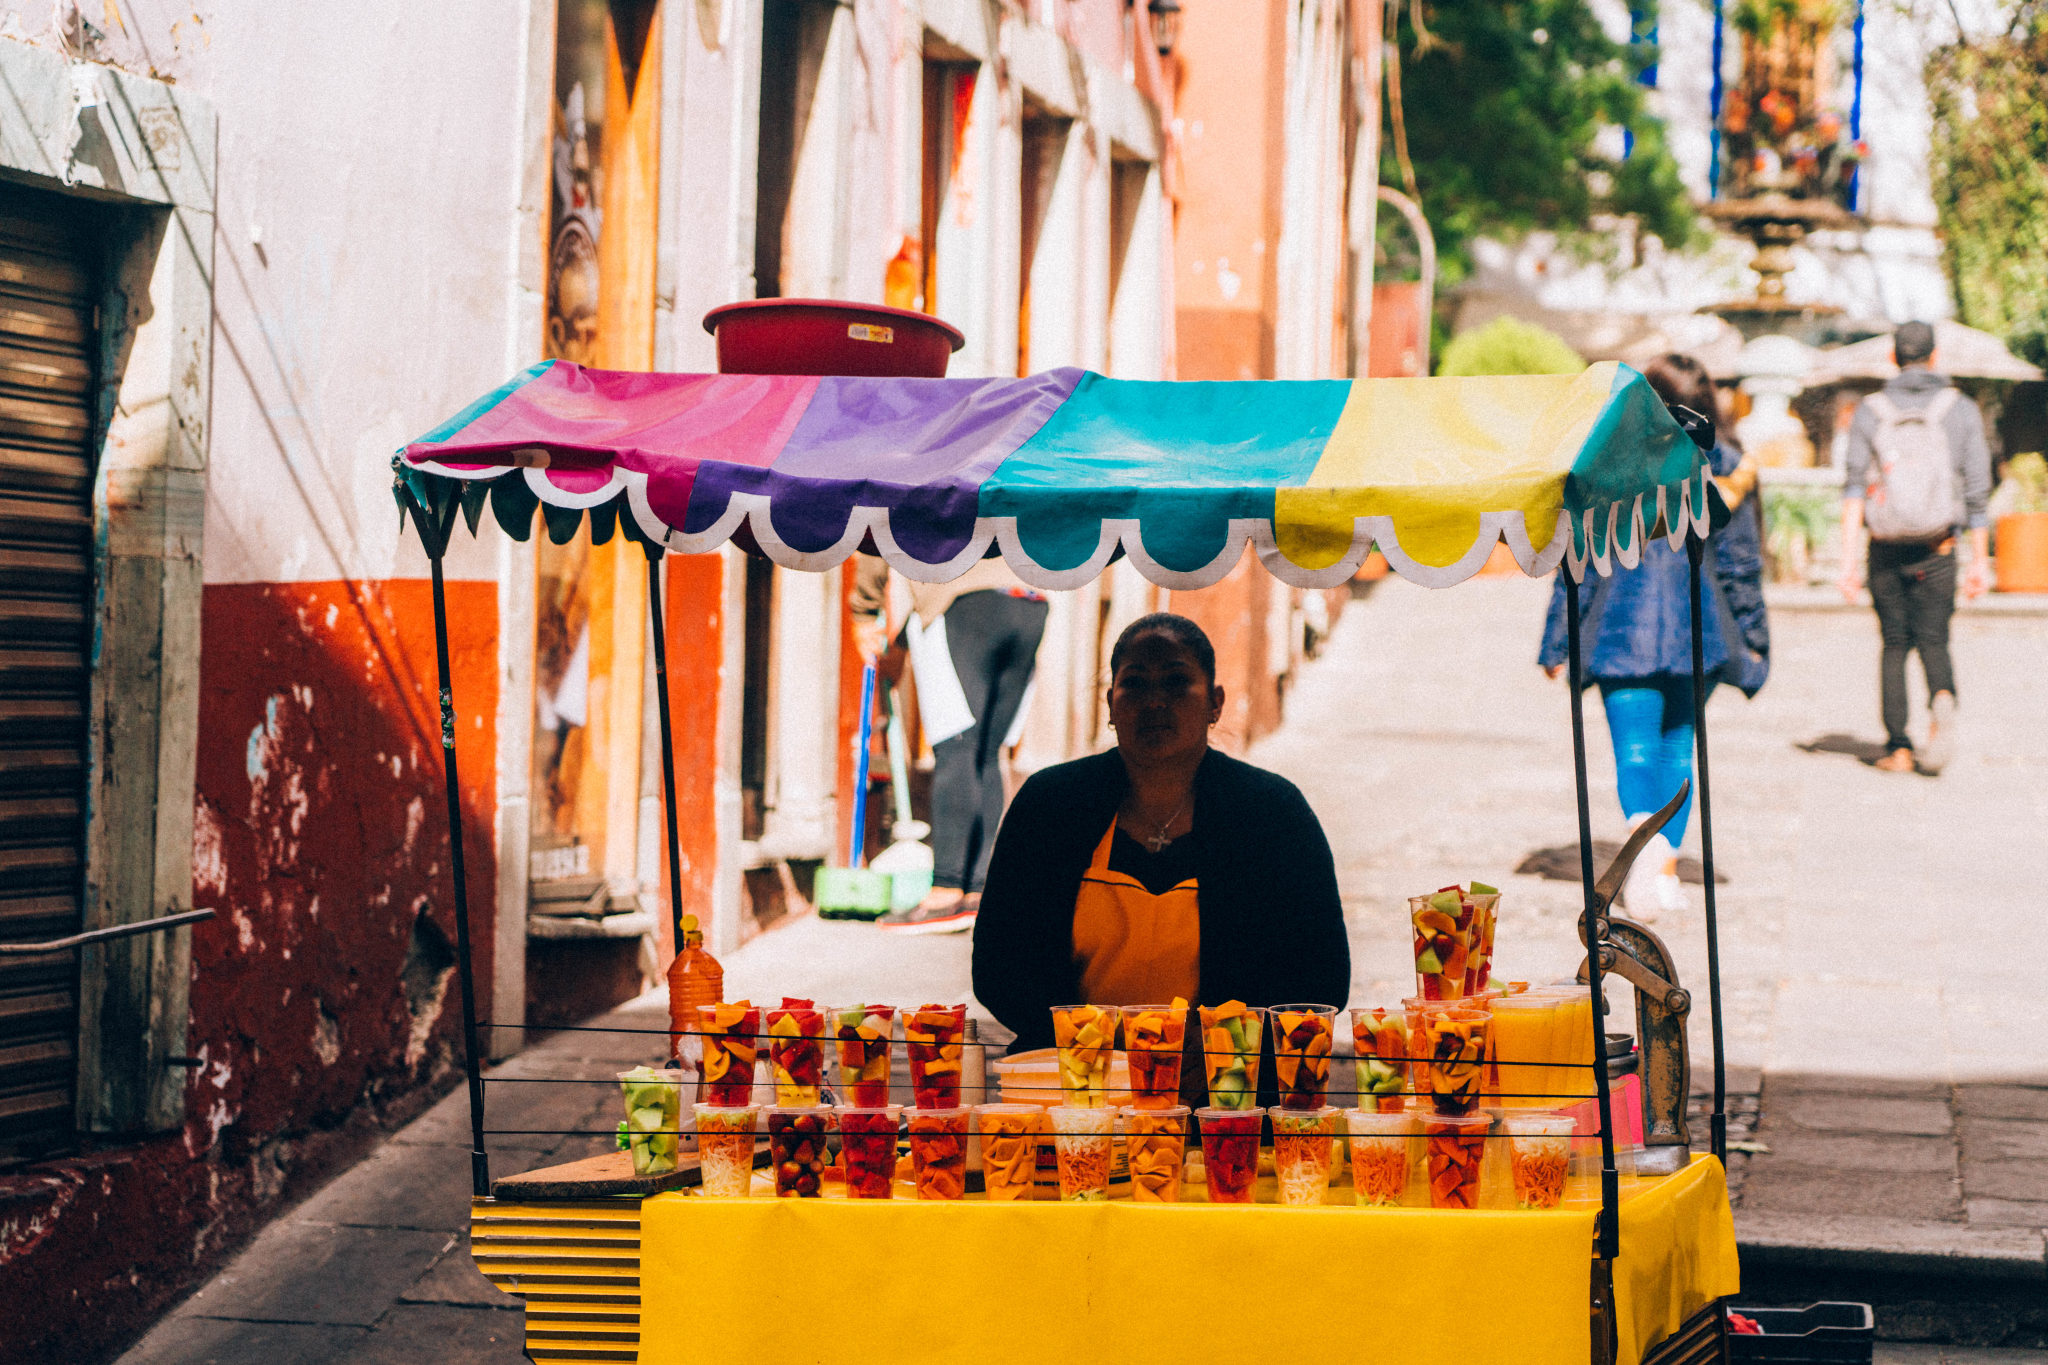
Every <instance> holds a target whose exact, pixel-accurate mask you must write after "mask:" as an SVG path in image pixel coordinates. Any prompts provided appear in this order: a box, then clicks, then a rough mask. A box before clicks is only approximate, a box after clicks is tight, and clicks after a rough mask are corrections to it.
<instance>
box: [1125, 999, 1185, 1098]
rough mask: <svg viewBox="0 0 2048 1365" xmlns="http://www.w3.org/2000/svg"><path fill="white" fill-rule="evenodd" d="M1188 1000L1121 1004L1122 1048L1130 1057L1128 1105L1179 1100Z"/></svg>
mask: <svg viewBox="0 0 2048 1365" xmlns="http://www.w3.org/2000/svg"><path fill="white" fill-rule="evenodd" d="M1187 1030H1188V1002H1187V1001H1185V1000H1183V999H1181V998H1180V997H1179V996H1175V997H1174V998H1173V1003H1172V1004H1169V1005H1128V1006H1125V1008H1124V1052H1125V1054H1126V1056H1127V1057H1128V1058H1129V1059H1130V1067H1131V1107H1132V1108H1134V1109H1171V1108H1173V1107H1175V1106H1176V1105H1178V1104H1179V1103H1180V1062H1181V1047H1182V1045H1183V1044H1184V1043H1185V1042H1186V1041H1187Z"/></svg>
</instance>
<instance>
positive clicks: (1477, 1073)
mask: <svg viewBox="0 0 2048 1365" xmlns="http://www.w3.org/2000/svg"><path fill="white" fill-rule="evenodd" d="M1492 1023H1493V1016H1492V1015H1491V1014H1489V1013H1488V1012H1487V1011H1485V1010H1480V1009H1445V1008H1442V1007H1441V1006H1438V1005H1437V1004H1436V1002H1429V1004H1428V1005H1427V1006H1425V1007H1424V1008H1422V1009H1417V1010H1411V1011H1410V1013H1409V1016H1408V1046H1409V1051H1410V1052H1411V1054H1412V1055H1413V1057H1414V1059H1415V1067H1414V1075H1415V1088H1416V1090H1417V1091H1418V1092H1425V1091H1426V1092H1427V1093H1428V1095H1429V1101H1430V1108H1431V1110H1432V1111H1433V1112H1435V1113H1438V1114H1469V1113H1471V1112H1472V1111H1473V1110H1474V1109H1477V1108H1478V1107H1479V1096H1480V1093H1481V1091H1482V1090H1483V1089H1484V1086H1485V1082H1486V1048H1487V1040H1488V1037H1489V1030H1490V1028H1491V1026H1492Z"/></svg>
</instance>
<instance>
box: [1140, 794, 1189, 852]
mask: <svg viewBox="0 0 2048 1365" xmlns="http://www.w3.org/2000/svg"><path fill="white" fill-rule="evenodd" d="M1194 798H1195V794H1194V793H1193V792H1189V793H1188V794H1187V795H1186V796H1184V797H1182V798H1181V802H1180V804H1179V805H1178V806H1175V807H1174V808H1173V814H1171V815H1169V816H1167V817H1166V823H1165V824H1163V825H1161V826H1160V827H1159V833H1157V834H1155V835H1153V836H1152V837H1151V838H1149V839H1147V840H1146V841H1145V847H1147V848H1149V849H1151V850H1152V852H1153V853H1155V854H1157V853H1158V852H1159V850H1161V849H1163V848H1165V847H1166V846H1167V845H1168V844H1170V843H1172V842H1173V841H1172V840H1171V839H1168V838H1167V837H1166V831H1168V830H1169V829H1172V828H1173V822H1174V821H1176V820H1178V819H1180V816H1181V812H1182V811H1184V810H1186V809H1187V808H1188V802H1190V801H1192V800H1194Z"/></svg>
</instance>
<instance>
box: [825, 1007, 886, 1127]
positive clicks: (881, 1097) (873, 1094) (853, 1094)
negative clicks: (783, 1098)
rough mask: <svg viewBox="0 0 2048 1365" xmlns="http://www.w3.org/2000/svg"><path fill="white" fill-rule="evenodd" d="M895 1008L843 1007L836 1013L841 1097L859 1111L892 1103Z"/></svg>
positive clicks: (834, 1023)
mask: <svg viewBox="0 0 2048 1365" xmlns="http://www.w3.org/2000/svg"><path fill="white" fill-rule="evenodd" d="M895 1023H896V1007H895V1006H894V1005H841V1006H839V1007H838V1008H836V1009H834V1010H833V1011H832V1038H833V1046H834V1048H835V1049H836V1050H837V1051H838V1054H839V1092H840V1093H839V1097H840V1098H841V1099H842V1100H844V1101H846V1103H847V1104H849V1105H852V1106H854V1107H855V1108H858V1109H880V1108H882V1107H883V1106H885V1105H887V1104H888V1103H889V1034H890V1032H891V1031H892V1030H893V1029H894V1028H895Z"/></svg>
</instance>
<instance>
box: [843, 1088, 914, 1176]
mask: <svg viewBox="0 0 2048 1365" xmlns="http://www.w3.org/2000/svg"><path fill="white" fill-rule="evenodd" d="M900 1112H901V1111H900V1110H899V1109H898V1107H897V1106H896V1105H893V1104H890V1105H883V1106H881V1107H879V1108H874V1109H860V1108H854V1107H851V1106H848V1107H845V1108H842V1109H840V1110H839V1111H838V1113H839V1158H840V1161H841V1162H842V1163H843V1164H844V1166H845V1169H846V1197H847V1198H848V1199H889V1198H892V1197H893V1196H894V1194H895V1188H896V1186H895V1181H896V1118H897V1115H898V1114H899V1113H900Z"/></svg>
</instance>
